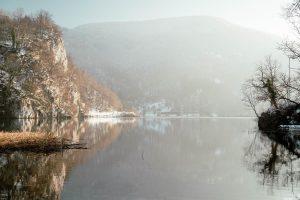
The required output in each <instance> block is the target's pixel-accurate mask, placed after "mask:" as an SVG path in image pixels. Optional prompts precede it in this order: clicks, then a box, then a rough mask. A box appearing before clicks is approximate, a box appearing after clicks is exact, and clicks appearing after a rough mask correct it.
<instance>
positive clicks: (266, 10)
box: [0, 0, 290, 36]
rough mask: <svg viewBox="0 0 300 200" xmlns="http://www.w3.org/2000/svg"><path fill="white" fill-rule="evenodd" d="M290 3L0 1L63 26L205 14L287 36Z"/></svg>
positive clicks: (3, 5)
mask: <svg viewBox="0 0 300 200" xmlns="http://www.w3.org/2000/svg"><path fill="white" fill-rule="evenodd" d="M288 2H290V0H250V1H249V0H0V7H1V8H2V9H4V10H9V11H11V10H14V9H16V8H24V10H25V11H26V12H34V11H36V10H39V9H45V10H48V11H50V12H51V14H52V15H53V18H54V19H55V21H56V22H57V23H58V24H59V25H61V26H64V27H69V28H70V27H75V26H78V25H81V24H85V23H92V22H103V21H128V20H143V19H153V18H164V17H175V16H191V15H209V16H217V17H221V18H224V19H227V20H228V21H230V22H233V23H236V24H240V25H243V26H246V27H251V28H255V29H258V30H262V31H265V32H271V33H274V34H278V35H281V36H285V35H287V33H288V32H289V31H288V25H287V24H286V22H285V21H284V19H282V17H281V15H282V7H283V6H285V5H286V3H288Z"/></svg>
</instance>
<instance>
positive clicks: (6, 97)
mask: <svg viewBox="0 0 300 200" xmlns="http://www.w3.org/2000/svg"><path fill="white" fill-rule="evenodd" d="M121 109H122V104H121V102H120V100H119V98H118V97H117V96H116V95H115V93H113V92H112V91H111V90H109V89H108V88H106V87H104V86H102V85H100V84H98V83H97V82H96V81H94V80H93V79H92V78H91V77H89V75H88V74H86V73H85V72H83V71H80V70H78V69H77V68H76V66H74V64H73V63H72V60H71V59H70V58H68V56H67V54H66V50H65V48H64V43H63V40H62V37H61V31H60V30H59V27H58V26H57V25H55V24H54V23H53V21H52V20H51V18H50V17H49V14H48V13H45V12H40V13H38V14H37V15H36V16H33V17H29V16H26V15H23V14H19V15H17V16H13V17H12V16H8V15H6V14H3V13H1V14H0V117H2V118H3V117H4V118H8V117H12V118H47V117H78V116H84V115H88V114H89V113H90V112H91V111H92V110H93V111H94V110H97V111H99V112H101V111H112V110H121Z"/></svg>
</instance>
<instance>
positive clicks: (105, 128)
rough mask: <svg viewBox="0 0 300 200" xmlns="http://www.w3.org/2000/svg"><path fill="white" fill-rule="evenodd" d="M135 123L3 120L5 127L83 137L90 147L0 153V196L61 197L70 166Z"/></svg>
mask: <svg viewBox="0 0 300 200" xmlns="http://www.w3.org/2000/svg"><path fill="white" fill-rule="evenodd" d="M134 124H135V122H134V120H133V119H131V120H130V119H127V120H125V121H116V120H110V121H105V122H104V121H103V120H98V121H97V120H95V119H93V120H91V119H88V120H85V121H78V120H67V121H56V120H51V121H36V120H18V121H13V122H2V123H1V126H2V128H4V127H5V130H22V131H47V132H52V133H54V134H56V135H61V136H64V137H66V138H68V139H70V140H72V141H74V142H78V141H84V142H86V143H87V145H88V147H89V149H88V150H68V151H64V152H60V153H52V154H46V155H45V154H37V153H30V152H14V153H10V154H0V180H1V184H0V199H60V198H61V197H60V196H61V191H62V189H63V185H64V182H65V180H66V177H68V174H69V173H70V172H71V170H72V168H73V167H74V166H76V165H78V164H80V163H84V162H86V160H88V159H90V158H91V157H92V156H93V155H94V154H95V153H97V151H99V150H101V149H105V148H106V147H107V146H109V145H110V144H111V143H112V142H113V141H114V140H115V139H116V138H118V137H119V135H120V132H121V129H127V128H131V127H133V126H134Z"/></svg>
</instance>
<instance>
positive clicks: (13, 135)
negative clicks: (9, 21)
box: [0, 132, 86, 152]
mask: <svg viewBox="0 0 300 200" xmlns="http://www.w3.org/2000/svg"><path fill="white" fill-rule="evenodd" d="M85 148H86V147H85V145H84V144H80V143H76V144H75V143H72V142H71V141H69V140H67V139H64V138H60V137H58V136H54V135H53V134H48V133H41V132H0V152H9V151H33V152H55V151H62V150H65V149H85Z"/></svg>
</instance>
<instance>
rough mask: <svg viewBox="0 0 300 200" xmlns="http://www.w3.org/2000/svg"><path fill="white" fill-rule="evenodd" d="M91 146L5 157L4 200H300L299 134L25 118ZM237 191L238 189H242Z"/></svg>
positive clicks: (1, 160)
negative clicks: (287, 135)
mask: <svg viewBox="0 0 300 200" xmlns="http://www.w3.org/2000/svg"><path fill="white" fill-rule="evenodd" d="M5 127H6V128H7V129H13V128H17V129H19V130H30V131H34V130H47V131H49V132H50V131H51V132H54V133H55V134H58V135H63V136H65V137H68V138H69V139H71V140H73V141H86V142H87V143H88V146H89V149H88V150H68V151H65V152H63V153H53V154H47V155H44V154H36V153H29V152H27V153H21V152H15V153H12V154H1V155H0V181H1V184H0V195H1V196H0V199H64V200H68V199H72V200H75V199H95V200H96V199H104V200H105V199H107V200H110V199H130V200H138V199H151V200H152V199H174V200H181V199H184V200H192V199H213V200H217V199H218V200H240V199H243V200H253V199H259V200H265V199H276V200H277V199H280V200H282V199H299V198H298V197H300V195H299V194H300V185H299V183H300V161H299V159H298V149H299V148H298V143H295V142H293V141H295V140H294V139H295V138H297V137H298V136H297V135H298V134H297V133H293V134H290V136H289V137H283V136H284V135H283V134H279V133H276V134H273V135H272V134H268V135H266V134H261V133H257V132H254V133H253V134H249V130H250V131H251V130H252V129H253V128H255V127H256V122H255V121H253V120H252V119H139V120H137V121H134V120H121V121H120V120H113V121H111V120H108V119H101V120H99V119H88V120H85V121H62V122H57V121H50V122H49V121H48V122H46V123H45V122H28V121H20V122H18V123H17V122H14V123H10V126H8V125H6V126H5ZM237 188H238V189H237Z"/></svg>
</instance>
